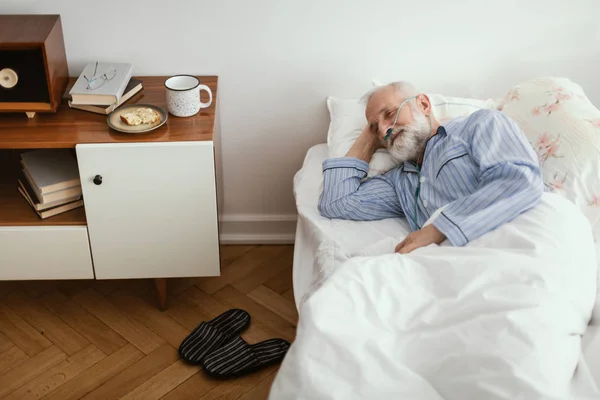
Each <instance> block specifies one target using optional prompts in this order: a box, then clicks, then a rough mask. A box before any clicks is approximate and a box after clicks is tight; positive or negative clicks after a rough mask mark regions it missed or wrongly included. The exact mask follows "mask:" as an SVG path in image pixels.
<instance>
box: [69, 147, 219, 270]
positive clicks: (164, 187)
mask: <svg viewBox="0 0 600 400" xmlns="http://www.w3.org/2000/svg"><path fill="white" fill-rule="evenodd" d="M76 150H77V158H78V163H79V172H80V175H81V185H82V190H83V197H84V203H85V212H86V217H87V222H88V230H89V237H90V247H91V250H92V259H93V263H94V270H95V272H96V278H97V279H117V278H158V277H160V278H166V277H192V276H194V277H196V276H216V275H219V238H218V221H217V206H216V190H215V170H214V168H215V167H214V151H213V143H212V142H167V143H123V144H81V145H78V146H77V147H76Z"/></svg>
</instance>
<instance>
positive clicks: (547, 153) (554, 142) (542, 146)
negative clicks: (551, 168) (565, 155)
mask: <svg viewBox="0 0 600 400" xmlns="http://www.w3.org/2000/svg"><path fill="white" fill-rule="evenodd" d="M559 140H560V135H559V136H558V137H557V138H552V137H550V135H549V134H548V132H543V133H542V134H541V135H540V136H538V139H537V140H536V142H535V144H534V145H533V149H534V150H535V152H536V154H537V155H538V159H539V162H540V164H543V163H544V162H545V161H546V160H547V159H548V158H549V157H561V156H559V155H558V154H557V153H558V149H559V147H560V145H559V143H558V141H559Z"/></svg>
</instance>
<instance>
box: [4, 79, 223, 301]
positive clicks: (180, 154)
mask: <svg viewBox="0 0 600 400" xmlns="http://www.w3.org/2000/svg"><path fill="white" fill-rule="evenodd" d="M137 78H138V79H140V80H142V82H143V85H144V91H143V92H142V93H143V94H144V95H143V97H141V98H140V99H139V100H138V102H139V103H150V104H155V105H158V106H161V107H163V108H165V109H166V104H165V101H166V99H165V91H164V86H163V82H164V80H165V79H166V77H137ZM200 79H201V82H202V83H204V84H207V85H208V86H209V87H210V88H211V90H212V92H213V103H212V105H211V107H210V108H208V109H202V110H201V111H200V113H198V114H197V115H195V116H193V117H188V118H178V117H174V116H171V115H169V118H168V120H167V123H166V124H164V125H163V126H162V127H160V128H158V129H156V130H155V131H151V132H148V133H137V134H126V133H119V132H115V131H112V130H110V128H108V126H107V124H106V116H105V115H100V114H94V113H90V112H86V111H81V110H74V109H70V108H69V107H68V105H65V104H63V105H61V107H60V108H59V111H58V112H57V113H56V114H49V115H38V116H36V118H35V119H32V120H28V119H27V118H26V117H25V116H24V115H23V114H15V115H0V149H2V150H0V160H2V161H1V162H0V280H33V279H35V280H44V279H133V278H137V279H139V278H152V279H155V282H156V286H157V289H158V294H159V303H160V307H161V308H163V309H164V308H165V306H166V279H167V278H174V277H206V276H218V275H219V274H220V257H219V229H218V213H217V192H216V178H215V177H216V173H215V149H214V143H213V133H214V132H213V131H214V128H215V111H216V107H218V102H217V101H216V96H217V78H216V77H200ZM37 148H73V149H74V152H75V155H76V157H77V162H78V166H79V174H80V178H81V185H82V191H83V199H84V207H82V208H79V209H75V210H72V211H69V212H67V213H64V214H60V215H57V216H54V217H50V218H48V219H44V220H42V219H40V218H39V217H38V216H37V214H35V212H34V211H33V209H31V208H30V206H29V205H28V204H27V202H26V201H25V199H24V198H22V196H21V195H20V193H19V192H18V190H17V173H18V171H19V170H20V164H19V161H18V160H19V154H20V153H21V152H22V151H25V150H26V149H37Z"/></svg>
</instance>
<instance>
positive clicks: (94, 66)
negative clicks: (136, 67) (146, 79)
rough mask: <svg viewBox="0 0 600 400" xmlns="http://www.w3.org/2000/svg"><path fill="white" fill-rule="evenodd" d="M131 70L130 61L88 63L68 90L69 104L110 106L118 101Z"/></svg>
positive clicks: (129, 77)
mask: <svg viewBox="0 0 600 400" xmlns="http://www.w3.org/2000/svg"><path fill="white" fill-rule="evenodd" d="M132 71H133V65H132V64H131V63H111V62H97V61H94V62H91V63H88V64H87V65H86V66H85V68H84V69H83V71H82V72H81V74H80V75H79V77H78V78H77V80H76V81H75V83H74V84H73V87H72V88H71V90H70V91H69V95H70V96H71V104H74V105H98V106H110V105H113V104H116V103H119V102H120V101H121V97H122V96H123V93H125V90H126V87H127V84H128V83H129V80H130V79H131V75H132ZM90 81H93V82H92V83H90Z"/></svg>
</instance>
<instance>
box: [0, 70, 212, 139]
mask: <svg viewBox="0 0 600 400" xmlns="http://www.w3.org/2000/svg"><path fill="white" fill-rule="evenodd" d="M135 78H137V79H140V80H141V81H142V84H143V86H144V89H143V90H142V92H141V95H140V96H138V95H136V96H134V99H135V100H134V99H131V100H130V101H129V102H127V103H126V104H134V103H135V104H153V105H156V106H159V107H162V108H163V109H164V110H165V111H166V110H167V102H166V91H165V86H164V82H165V80H166V79H167V77H160V76H136V77H135ZM199 79H200V81H201V82H202V83H203V84H206V85H207V86H208V87H210V89H211V90H212V92H213V103H212V104H211V105H210V107H208V108H203V109H201V110H200V112H198V114H196V115H194V116H192V117H186V118H179V117H174V116H172V115H171V114H169V116H168V118H167V122H166V123H165V124H164V125H163V126H161V127H160V128H158V129H156V130H154V131H151V132H147V133H141V134H127V133H121V132H117V131H114V130H112V129H111V128H109V126H108V124H107V123H106V118H107V116H106V115H101V114H95V113H92V112H89V111H82V110H77V109H72V108H70V107H69V105H68V103H67V99H66V98H64V99H63V101H62V103H61V105H60V106H59V108H58V110H57V112H56V113H44V112H39V113H37V114H36V115H35V117H33V118H27V116H26V115H25V113H24V112H18V113H2V112H0V148H2V149H36V148H38V149H39V148H73V147H75V146H76V145H77V144H82V143H135V142H182V141H211V140H213V131H214V121H215V110H216V103H217V101H218V97H217V94H218V93H217V90H218V89H217V81H218V78H217V77H216V76H200V77H199ZM74 82H75V78H71V80H70V82H69V85H68V86H67V89H66V91H65V93H68V91H69V89H70V87H71V86H72V85H73V83H74ZM202 96H206V94H205V93H203V94H202ZM206 100H207V98H206V97H205V98H203V101H206Z"/></svg>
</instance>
